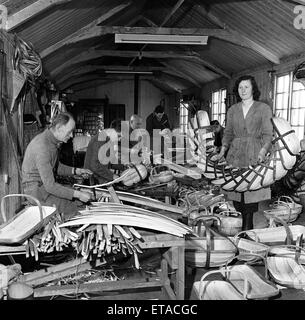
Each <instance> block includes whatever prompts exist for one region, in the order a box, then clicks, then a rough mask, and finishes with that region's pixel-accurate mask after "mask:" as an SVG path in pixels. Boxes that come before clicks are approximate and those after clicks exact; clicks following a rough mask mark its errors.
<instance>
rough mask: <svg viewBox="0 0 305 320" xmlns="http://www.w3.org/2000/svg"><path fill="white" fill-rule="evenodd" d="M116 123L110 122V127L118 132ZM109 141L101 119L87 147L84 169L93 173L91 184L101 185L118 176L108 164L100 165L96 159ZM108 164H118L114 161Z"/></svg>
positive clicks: (118, 128)
mask: <svg viewBox="0 0 305 320" xmlns="http://www.w3.org/2000/svg"><path fill="white" fill-rule="evenodd" d="M116 123H117V121H115V122H112V123H111V124H110V127H111V128H113V129H117V130H118V131H120V126H119V125H116ZM109 140H110V137H109V136H106V131H105V128H104V121H103V119H102V118H101V119H100V120H99V122H98V132H97V134H96V135H94V136H93V137H92V138H91V140H90V142H89V144H88V147H87V151H86V156H85V162H84V168H87V169H89V170H91V171H92V172H93V180H94V181H93V184H103V183H105V182H108V181H112V180H113V179H115V178H117V177H118V176H117V175H116V174H114V173H113V171H111V170H110V163H108V164H106V163H101V162H100V161H99V158H98V153H99V150H100V148H101V147H102V146H103V145H104V144H105V143H107V142H108V141H109ZM110 162H113V163H114V162H118V159H116V161H111V159H110Z"/></svg>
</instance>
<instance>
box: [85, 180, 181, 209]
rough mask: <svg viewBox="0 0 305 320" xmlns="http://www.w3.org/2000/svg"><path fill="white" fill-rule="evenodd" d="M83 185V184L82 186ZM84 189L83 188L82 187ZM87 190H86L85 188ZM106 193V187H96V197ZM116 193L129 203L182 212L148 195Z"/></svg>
mask: <svg viewBox="0 0 305 320" xmlns="http://www.w3.org/2000/svg"><path fill="white" fill-rule="evenodd" d="M83 187H85V186H83ZM88 188H89V189H90V186H88ZM83 190H85V189H83ZM86 191H88V190H86ZM107 194H109V192H108V190H107V189H98V188H97V189H96V195H97V197H98V198H100V197H102V196H107ZM116 194H117V195H118V197H119V199H120V200H122V201H126V202H129V203H136V204H140V205H143V206H146V207H151V208H154V209H160V210H164V211H169V212H173V213H176V214H179V215H182V214H183V209H181V208H179V207H177V206H174V205H171V204H165V203H163V202H161V201H158V200H154V199H150V198H148V197H143V196H140V195H137V194H132V193H128V192H123V191H116Z"/></svg>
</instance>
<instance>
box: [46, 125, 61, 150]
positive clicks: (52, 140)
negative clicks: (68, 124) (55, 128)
mask: <svg viewBox="0 0 305 320" xmlns="http://www.w3.org/2000/svg"><path fill="white" fill-rule="evenodd" d="M46 137H47V139H48V141H49V142H50V143H51V144H53V145H55V146H56V147H57V148H58V147H59V146H60V145H61V141H59V140H58V139H56V138H55V136H54V134H53V133H52V131H51V130H50V129H46Z"/></svg>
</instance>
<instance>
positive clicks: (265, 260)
mask: <svg viewBox="0 0 305 320" xmlns="http://www.w3.org/2000/svg"><path fill="white" fill-rule="evenodd" d="M245 256H255V257H257V258H260V259H262V260H263V263H264V271H265V278H266V279H268V269H267V259H266V257H264V256H262V255H260V254H257V253H253V252H249V253H240V254H238V255H237V256H235V258H239V257H240V258H241V257H245ZM245 264H249V262H246V263H245ZM225 268H228V262H227V263H226V265H225Z"/></svg>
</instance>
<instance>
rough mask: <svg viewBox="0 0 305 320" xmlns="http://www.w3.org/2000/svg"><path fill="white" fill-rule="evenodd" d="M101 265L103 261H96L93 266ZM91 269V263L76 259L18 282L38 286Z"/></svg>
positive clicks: (26, 276) (25, 277) (35, 272)
mask: <svg viewBox="0 0 305 320" xmlns="http://www.w3.org/2000/svg"><path fill="white" fill-rule="evenodd" d="M103 264H105V262H104V261H97V262H96V265H95V266H100V265H103ZM91 268H92V265H91V263H90V262H87V260H86V259H84V258H77V259H74V260H72V261H68V262H64V263H61V264H59V265H56V266H52V267H49V268H45V269H41V270H39V271H34V272H31V273H29V274H26V275H24V276H22V277H21V278H20V281H22V282H25V283H27V284H32V285H39V284H42V283H45V282H48V281H52V280H54V279H58V278H60V277H62V276H67V275H69V274H73V273H75V272H76V271H85V270H89V269H91Z"/></svg>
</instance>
